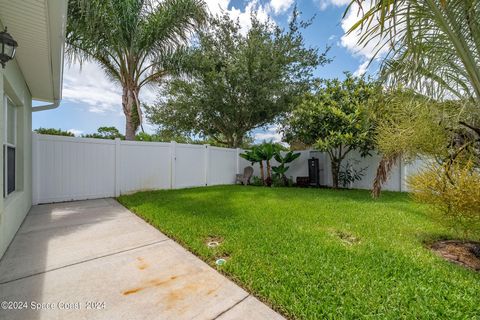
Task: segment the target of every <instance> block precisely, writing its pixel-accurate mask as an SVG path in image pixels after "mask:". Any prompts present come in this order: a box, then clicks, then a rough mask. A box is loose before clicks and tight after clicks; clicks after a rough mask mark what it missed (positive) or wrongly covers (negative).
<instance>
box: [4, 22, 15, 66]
mask: <svg viewBox="0 0 480 320" xmlns="http://www.w3.org/2000/svg"><path fill="white" fill-rule="evenodd" d="M0 46H1V47H0V63H1V64H2V67H3V68H4V69H5V64H6V63H7V62H8V61H10V60H12V59H13V58H14V57H15V51H16V49H17V47H18V44H17V41H15V40H14V39H13V38H12V36H11V35H10V33H8V32H7V27H5V31H2V32H0Z"/></svg>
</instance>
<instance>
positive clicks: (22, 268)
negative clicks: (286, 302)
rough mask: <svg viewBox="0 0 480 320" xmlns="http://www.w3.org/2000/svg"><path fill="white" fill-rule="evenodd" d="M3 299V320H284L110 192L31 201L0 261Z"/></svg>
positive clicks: (1, 316)
mask: <svg viewBox="0 0 480 320" xmlns="http://www.w3.org/2000/svg"><path fill="white" fill-rule="evenodd" d="M3 301H7V302H10V303H9V304H5V303H3V304H2V307H1V308H0V319H5V320H6V319H21V320H25V319H224V320H225V319H283V318H282V317H281V316H280V315H278V314H277V313H275V312H274V311H272V310H271V309H270V308H269V307H267V306H266V305H264V304H263V303H261V302H260V301H259V300H257V299H256V298H254V297H252V296H251V295H249V294H248V293H247V292H245V291H244V290H243V289H242V288H240V287H238V286H237V285H236V284H235V283H233V282H231V281H230V280H228V279H227V278H225V277H224V276H222V275H221V274H219V273H218V272H217V271H216V270H214V269H213V268H211V267H210V266H208V265H207V264H205V263H204V262H202V261H201V260H200V259H198V258H197V257H195V256H194V255H193V254H191V253H190V252H188V251H187V250H185V249H184V248H182V247H181V246H180V245H178V244H177V243H175V242H174V241H173V240H171V239H169V238H167V237H166V236H165V235H163V234H162V233H160V232H159V231H158V230H156V229H155V228H153V227H151V226H150V225H148V224H147V223H145V222H144V221H143V220H141V219H140V218H138V217H137V216H136V215H134V214H132V213H131V212H130V211H128V210H127V209H125V208H124V207H123V206H121V205H120V204H118V203H117V202H116V201H115V200H113V199H100V200H90V201H77V202H70V203H61V204H51V205H40V206H35V207H33V208H32V209H31V211H30V213H29V214H28V216H27V218H26V219H25V221H24V222H23V225H22V227H21V228H20V230H19V231H18V233H17V235H16V237H15V239H14V241H13V242H12V243H11V245H10V247H9V249H8V251H7V252H6V254H5V256H4V257H3V258H2V260H1V261H0V302H3ZM14 302H15V303H14ZM19 302H20V303H19ZM9 309H10V310H9ZM11 309H21V310H11ZM34 309H36V310H34Z"/></svg>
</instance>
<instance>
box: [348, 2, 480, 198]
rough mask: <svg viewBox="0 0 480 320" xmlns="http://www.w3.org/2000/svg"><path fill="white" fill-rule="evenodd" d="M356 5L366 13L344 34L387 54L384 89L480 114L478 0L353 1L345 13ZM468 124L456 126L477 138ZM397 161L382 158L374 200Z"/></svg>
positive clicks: (474, 128)
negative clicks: (450, 102) (404, 90)
mask: <svg viewBox="0 0 480 320" xmlns="http://www.w3.org/2000/svg"><path fill="white" fill-rule="evenodd" d="M364 5H367V6H368V7H369V8H362V6H364ZM358 7H360V8H361V9H365V10H361V12H363V14H362V15H361V16H360V17H359V20H358V21H357V22H356V23H355V24H354V25H353V26H352V28H351V29H350V30H349V31H348V32H349V33H352V32H359V33H360V39H359V45H363V46H367V45H369V46H372V45H374V46H376V50H377V51H376V55H377V54H378V53H379V52H381V53H382V54H384V53H385V52H386V58H385V59H384V60H383V63H382V65H381V77H382V79H383V80H384V82H385V83H386V84H387V85H390V86H396V85H401V86H403V87H408V88H411V89H413V90H415V91H417V92H419V93H422V94H424V95H427V96H429V97H431V98H433V99H439V100H443V99H452V98H453V99H457V100H460V101H465V102H468V103H471V104H473V106H474V109H475V110H477V111H476V113H477V114H479V113H480V0H468V1H467V0H448V1H446V0H400V1H384V0H372V1H371V2H367V1H365V0H352V2H351V3H350V5H349V7H348V8H347V11H346V12H345V13H347V12H348V11H349V10H357V9H358ZM376 55H375V56H376ZM375 56H374V57H373V58H372V60H373V59H374V58H375ZM468 122H469V121H468V120H467V119H459V123H458V124H459V125H460V126H463V128H464V129H465V130H470V132H471V133H478V134H479V135H480V128H479V127H478V126H477V125H475V124H474V123H468ZM472 136H474V134H473V135H472ZM471 142H472V141H469V142H467V143H471ZM400 157H401V154H398V153H396V154H392V155H385V156H384V158H383V159H382V161H381V162H380V165H379V168H378V171H377V173H378V174H377V177H376V179H375V183H374V190H373V194H374V196H378V194H379V192H380V188H381V185H382V184H383V183H384V182H385V181H386V179H387V177H388V171H389V170H390V169H391V168H392V167H393V164H394V163H395V162H396V161H398V159H399V158H400Z"/></svg>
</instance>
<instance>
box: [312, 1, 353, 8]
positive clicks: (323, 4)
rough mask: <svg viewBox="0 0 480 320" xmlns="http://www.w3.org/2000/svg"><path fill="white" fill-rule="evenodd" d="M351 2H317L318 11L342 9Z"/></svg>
mask: <svg viewBox="0 0 480 320" xmlns="http://www.w3.org/2000/svg"><path fill="white" fill-rule="evenodd" d="M350 2H351V0H318V1H317V3H318V5H319V7H320V10H325V9H327V8H328V7H343V6H346V5H348V4H349V3H350Z"/></svg>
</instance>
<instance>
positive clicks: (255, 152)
mask: <svg viewBox="0 0 480 320" xmlns="http://www.w3.org/2000/svg"><path fill="white" fill-rule="evenodd" d="M240 157H242V158H244V159H245V160H247V161H250V163H251V164H252V166H253V165H254V164H255V163H258V164H259V165H260V177H261V179H262V183H265V173H264V170H263V157H262V155H261V152H260V148H259V146H253V147H252V149H251V150H246V151H245V153H241V154H240Z"/></svg>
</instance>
